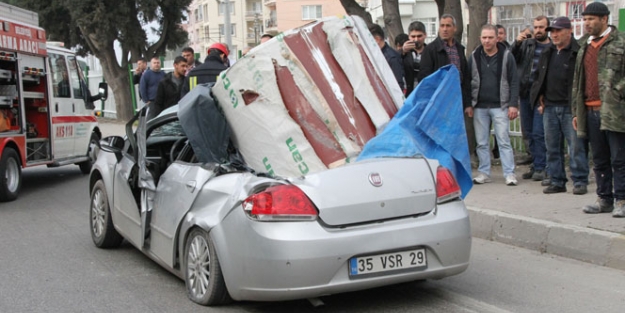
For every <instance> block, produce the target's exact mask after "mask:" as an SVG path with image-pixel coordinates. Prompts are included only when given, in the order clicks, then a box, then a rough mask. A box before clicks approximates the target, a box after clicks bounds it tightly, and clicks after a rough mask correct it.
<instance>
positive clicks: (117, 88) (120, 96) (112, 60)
mask: <svg viewBox="0 0 625 313" xmlns="http://www.w3.org/2000/svg"><path fill="white" fill-rule="evenodd" d="M96 57H97V58H98V59H99V60H100V63H101V64H102V70H103V71H104V73H103V74H104V77H105V78H106V82H107V83H108V84H109V86H110V87H111V90H112V91H113V96H114V97H115V110H116V112H117V120H119V121H128V120H130V119H131V118H132V117H133V116H134V112H133V108H132V96H131V94H130V78H129V76H128V69H127V68H122V67H120V66H119V64H118V63H117V56H116V55H115V50H114V49H113V46H110V48H106V49H102V50H100V51H99V52H98V53H97V54H96ZM124 63H126V62H124Z"/></svg>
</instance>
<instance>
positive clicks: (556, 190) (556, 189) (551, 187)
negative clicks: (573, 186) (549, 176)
mask: <svg viewBox="0 0 625 313" xmlns="http://www.w3.org/2000/svg"><path fill="white" fill-rule="evenodd" d="M559 192H566V186H556V185H549V187H547V188H545V189H543V193H544V194H550V193H559Z"/></svg>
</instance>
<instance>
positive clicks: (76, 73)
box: [67, 56, 82, 99]
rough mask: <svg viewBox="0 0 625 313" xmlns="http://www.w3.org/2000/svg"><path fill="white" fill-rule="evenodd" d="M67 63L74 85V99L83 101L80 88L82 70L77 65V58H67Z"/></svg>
mask: <svg viewBox="0 0 625 313" xmlns="http://www.w3.org/2000/svg"><path fill="white" fill-rule="evenodd" d="M67 63H68V64H69V77H70V81H71V83H72V89H73V90H74V99H82V88H80V83H81V76H80V74H81V73H80V71H81V69H80V67H78V64H76V58H75V57H73V56H68V57H67Z"/></svg>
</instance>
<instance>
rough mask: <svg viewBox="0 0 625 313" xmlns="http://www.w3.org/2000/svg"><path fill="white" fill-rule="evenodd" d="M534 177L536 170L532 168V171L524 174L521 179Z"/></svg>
mask: <svg viewBox="0 0 625 313" xmlns="http://www.w3.org/2000/svg"><path fill="white" fill-rule="evenodd" d="M532 176H534V168H533V167H530V170H529V171H528V172H525V173H523V175H521V177H522V178H523V179H532Z"/></svg>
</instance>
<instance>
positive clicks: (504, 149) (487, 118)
mask: <svg viewBox="0 0 625 313" xmlns="http://www.w3.org/2000/svg"><path fill="white" fill-rule="evenodd" d="M491 121H492V123H493V127H494V128H495V137H496V138H497V143H498V144H499V157H500V159H501V165H502V167H503V175H504V177H505V176H508V175H510V174H513V173H514V153H513V151H512V146H511V145H510V135H509V133H508V132H509V131H510V120H509V119H508V109H501V108H496V109H474V110H473V126H474V127H475V139H476V141H477V149H476V151H477V157H478V159H479V161H480V165H479V167H478V168H477V170H478V171H479V172H481V173H484V174H486V175H488V176H490V149H489V140H488V139H489V138H490V123H491Z"/></svg>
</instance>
